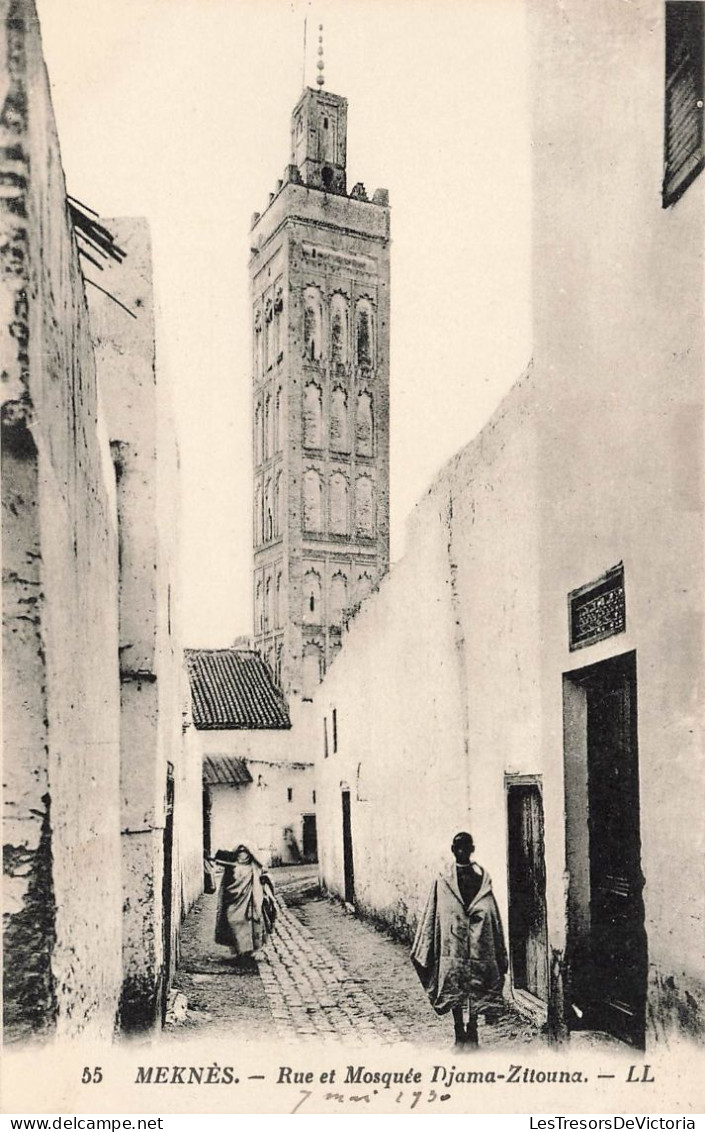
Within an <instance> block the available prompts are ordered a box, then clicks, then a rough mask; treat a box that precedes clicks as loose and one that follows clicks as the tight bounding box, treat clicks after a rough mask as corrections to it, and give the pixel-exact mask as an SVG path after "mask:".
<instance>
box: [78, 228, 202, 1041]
mask: <svg viewBox="0 0 705 1132" xmlns="http://www.w3.org/2000/svg"><path fill="white" fill-rule="evenodd" d="M106 225H107V227H108V228H109V229H110V231H111V232H112V233H113V234H114V236H115V240H116V243H117V244H118V246H119V247H121V248H122V250H123V251H124V252H125V253H126V255H125V259H124V261H123V262H122V263H120V264H114V265H111V266H109V267H106V270H105V271H104V273H103V274H104V278H102V284H103V285H104V286H105V288H106V290H109V291H111V293H112V294H114V295H115V297H116V298H118V299H119V300H120V302H121V303H122V304H124V306H125V307H127V308H128V310H129V311H131V312H132V313H133V314H134V315H135V317H134V318H133V317H131V316H130V314H128V313H127V311H125V310H123V309H122V307H119V306H117V304H115V303H114V302H112V301H111V300H110V299H109V298H108V297H107V296H106V295H103V294H101V293H99V292H96V293H95V294H94V295H93V294H92V295H91V324H92V328H93V334H94V339H95V346H96V357H97V362H98V371H99V377H100V381H101V391H102V397H103V403H104V406H105V412H106V418H107V427H108V429H109V433H110V437H111V447H112V450H113V456H114V459H115V462H116V468H117V497H118V514H119V523H120V677H121V702H122V718H121V752H122V754H121V790H122V814H121V823H122V826H121V828H122V834H123V884H124V918H123V967H124V970H123V995H122V1019H123V1025H125V1026H126V1027H127V1028H136V1027H137V1028H141V1027H143V1026H149V1025H151V1024H153V1023H154V1021H155V1020H156V1019H157V1018H158V1015H159V1011H160V1007H161V1002H162V997H163V993H164V989H165V986H166V983H167V981H168V977H169V973H170V971H169V970H166V969H165V963H167V964H169V966H170V969H171V970H173V966H174V963H175V959H176V953H177V950H178V925H179V922H180V920H181V917H182V915H183V914H184V913H185V911H186V910H187V908H188V907H189V906H190V904H191V903H192V902H193V900H194V899H195V896H196V895H197V893H198V892H199V891H200V889H201V884H202V854H201V850H200V841H201V821H202V815H201V800H200V767H199V766H198V765H197V763H196V762H193V761H192V760H191V761H189V760H188V758H187V755H186V751H185V749H184V744H183V738H182V730H181V724H182V708H183V686H182V680H183V671H182V663H181V657H182V650H181V642H180V638H179V579H178V572H177V560H178V490H179V487H178V461H177V451H176V441H175V436H174V432H173V425H172V422H171V412H170V404H169V394H168V382H167V380H166V374H165V373H164V372H163V370H162V369H160V370H159V373H158V372H157V361H156V351H155V316H154V297H153V289H152V263H151V245H150V237H149V230H148V226H147V224H146V221H144V220H136V219H124V218H123V219H117V220H109V221H106ZM168 773H170V774H172V775H173V780H174V799H173V837H172V853H171V868H170V876H169V877H168V878H167V891H170V893H171V896H170V906H171V917H170V924H168V923H167V920H166V919H165V917H166V915H167V910H166V909H165V907H164V906H163V898H162V897H163V891H164V888H163V886H164V875H163V874H164V869H165V867H168V859H167V858H166V857H165V827H166V820H167V817H166V793H167V775H168Z"/></svg>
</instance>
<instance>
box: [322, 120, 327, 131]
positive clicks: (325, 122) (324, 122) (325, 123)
mask: <svg viewBox="0 0 705 1132" xmlns="http://www.w3.org/2000/svg"><path fill="white" fill-rule="evenodd" d="M323 129H324V130H327V129H328V119H327V118H324V119H323Z"/></svg>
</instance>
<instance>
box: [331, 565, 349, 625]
mask: <svg viewBox="0 0 705 1132" xmlns="http://www.w3.org/2000/svg"><path fill="white" fill-rule="evenodd" d="M347 605H348V579H347V578H346V577H345V574H343V573H341V572H340V571H338V573H337V574H334V575H333V578H332V579H331V583H330V623H331V625H342V623H343V612H344V611H345V609H347Z"/></svg>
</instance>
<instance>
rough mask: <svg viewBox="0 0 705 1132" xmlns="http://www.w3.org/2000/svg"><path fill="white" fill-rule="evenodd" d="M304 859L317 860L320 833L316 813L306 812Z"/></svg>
mask: <svg viewBox="0 0 705 1132" xmlns="http://www.w3.org/2000/svg"><path fill="white" fill-rule="evenodd" d="M303 842H304V859H305V860H307V861H315V860H316V858H317V856H318V833H317V830H316V815H315V814H304V832H303Z"/></svg>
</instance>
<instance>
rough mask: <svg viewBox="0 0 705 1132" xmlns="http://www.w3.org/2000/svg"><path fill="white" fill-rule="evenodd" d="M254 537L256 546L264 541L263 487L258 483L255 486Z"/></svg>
mask: <svg viewBox="0 0 705 1132" xmlns="http://www.w3.org/2000/svg"><path fill="white" fill-rule="evenodd" d="M252 537H253V539H254V544H255V546H259V544H260V543H261V541H262V487H261V485H260V484H257V486H256V488H255V511H254V515H253V523H252Z"/></svg>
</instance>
